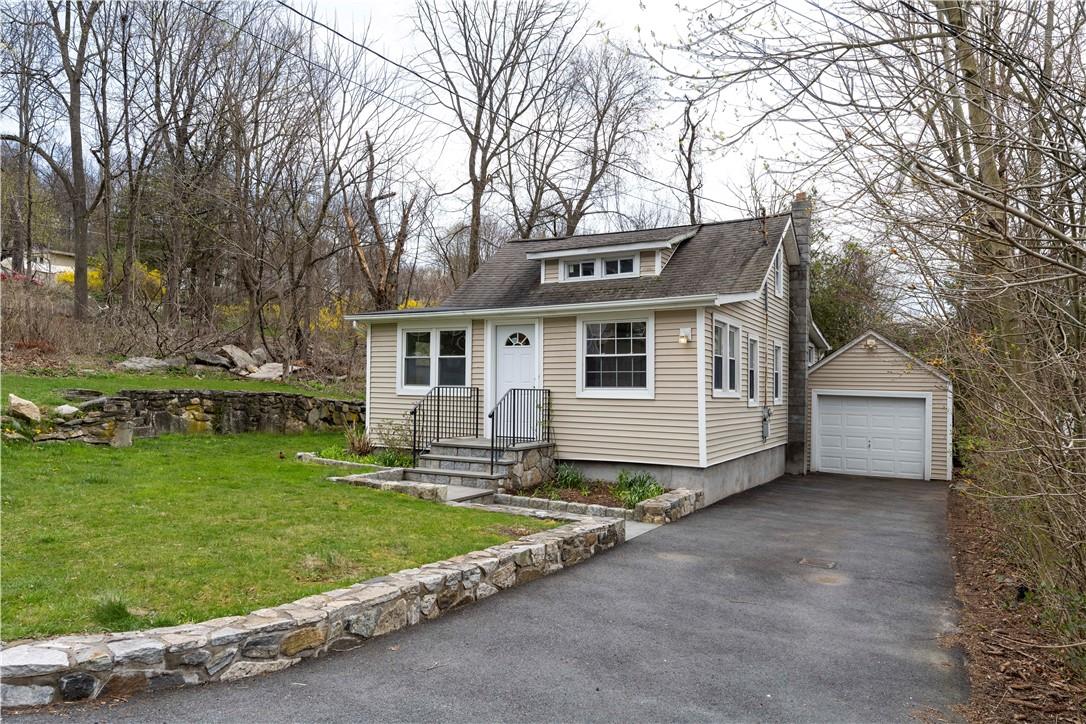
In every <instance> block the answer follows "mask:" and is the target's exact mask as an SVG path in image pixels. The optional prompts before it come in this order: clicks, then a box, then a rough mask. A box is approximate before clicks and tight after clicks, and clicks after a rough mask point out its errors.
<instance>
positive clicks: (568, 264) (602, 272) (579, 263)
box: [560, 254, 641, 282]
mask: <svg viewBox="0 0 1086 724" xmlns="http://www.w3.org/2000/svg"><path fill="white" fill-rule="evenodd" d="M640 267H641V265H640V263H639V257H638V255H637V254H626V255H623V256H597V257H593V258H591V259H573V260H570V261H565V262H563V263H562V274H561V276H560V279H561V280H562V281H564V282H573V281H580V282H583V281H587V280H589V279H612V278H622V277H636V276H639V275H640V272H641V269H640Z"/></svg>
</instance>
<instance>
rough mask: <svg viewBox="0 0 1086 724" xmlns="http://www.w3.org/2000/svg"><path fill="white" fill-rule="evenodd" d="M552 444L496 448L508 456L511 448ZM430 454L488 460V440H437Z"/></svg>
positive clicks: (542, 445)
mask: <svg viewBox="0 0 1086 724" xmlns="http://www.w3.org/2000/svg"><path fill="white" fill-rule="evenodd" d="M553 446H554V443H553V442H530V443H519V444H517V445H514V446H512V447H508V448H505V447H500V448H498V450H500V451H502V453H506V457H508V454H507V453H508V452H510V451H512V450H531V449H532V448H547V447H553ZM430 454H431V455H445V456H449V457H459V458H475V459H484V460H490V440H487V439H485V438H474V437H465V438H451V439H446V440H437V441H435V442H433V443H432V444H431V445H430Z"/></svg>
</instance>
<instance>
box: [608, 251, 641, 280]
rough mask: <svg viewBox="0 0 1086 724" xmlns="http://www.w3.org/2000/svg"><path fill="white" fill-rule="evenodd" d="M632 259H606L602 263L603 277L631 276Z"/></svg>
mask: <svg viewBox="0 0 1086 724" xmlns="http://www.w3.org/2000/svg"><path fill="white" fill-rule="evenodd" d="M633 270H634V258H633V257H632V256H624V257H622V258H621V259H607V260H606V261H604V262H603V275H604V276H606V277H613V276H619V275H623V274H633Z"/></svg>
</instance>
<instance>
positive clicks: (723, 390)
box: [713, 318, 740, 397]
mask: <svg viewBox="0 0 1086 724" xmlns="http://www.w3.org/2000/svg"><path fill="white" fill-rule="evenodd" d="M739 339H740V332H739V327H738V325H735V324H732V323H730V322H727V321H725V320H723V319H719V318H717V319H715V320H714V321H713V395H714V396H716V397H729V396H738V395H739Z"/></svg>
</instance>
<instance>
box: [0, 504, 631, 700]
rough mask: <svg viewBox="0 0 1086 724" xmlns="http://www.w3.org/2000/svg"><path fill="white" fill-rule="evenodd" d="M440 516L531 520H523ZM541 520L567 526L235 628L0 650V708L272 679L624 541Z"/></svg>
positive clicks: (619, 532) (610, 526) (218, 624)
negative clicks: (274, 673) (263, 676)
mask: <svg viewBox="0 0 1086 724" xmlns="http://www.w3.org/2000/svg"><path fill="white" fill-rule="evenodd" d="M451 505H458V506H461V507H470V508H480V509H485V510H500V511H501V512H506V513H508V512H519V513H521V514H524V515H536V516H537V517H541V516H540V514H539V513H538V511H532V510H524V509H520V510H517V509H510V508H506V507H501V508H498V507H494V506H486V505H474V504H468V503H452V504H451ZM546 517H549V518H557V519H560V520H570V521H571V522H569V523H568V524H566V525H563V526H561V527H559V528H555V529H553V530H549V531H544V532H542V533H535V534H532V535H529V536H525V537H523V538H520V539H518V540H515V541H510V542H508V543H503V544H501V545H497V546H493V547H491V548H486V549H484V550H481V551H475V552H473V553H468V554H466V555H462V556H458V557H456V558H451V559H449V560H445V561H440V562H438V563H430V564H427V565H424V566H422V567H420V568H412V569H408V570H404V571H400V572H398V573H394V574H392V575H389V576H383V577H381V578H374V579H371V580H368V581H365V582H363V583H358V584H356V585H353V586H350V587H349V588H342V589H338V590H335V591H328V592H327V593H323V594H319V595H315V596H308V597H306V598H302V599H299V600H297V601H294V602H293V603H287V604H284V605H282V606H276V607H274V608H265V609H261V610H258V611H254V612H252V613H251V614H249V615H247V616H229V617H226V618H219V619H214V620H212V621H205V622H203V623H200V624H195V625H187V626H172V627H169V628H158V629H150V630H147V631H130V632H127V633H116V634H91V635H75V636H61V637H58V638H53V639H48V640H44V641H35V642H32V643H26V644H21V645H9V646H7V647H5V648H4V649H3V650H0V704H2V706H3V707H5V708H7V707H17V706H40V705H44V704H50V703H54V702H60V701H77V700H84V699H95V698H98V697H101V696H115V695H129V694H132V693H134V692H136V691H140V690H143V689H159V688H166V687H178V686H189V685H193V684H200V683H204V682H208V681H233V680H236V679H242V678H245V677H249V676H255V675H257V674H264V673H268V672H271V671H279V670H280V669H285V668H287V667H289V666H293V665H294V664H297V663H298V662H300V661H302V660H303V659H306V658H310V657H316V656H321V655H324V654H326V653H328V652H331V651H340V650H345V649H350V648H353V647H355V646H358V645H359V644H361V643H362V642H364V641H365V640H367V639H370V638H374V637H377V636H382V635H384V634H387V633H391V632H393V631H397V630H399V629H402V628H405V627H407V626H413V625H415V624H417V623H420V622H423V621H427V620H430V619H434V618H437V617H439V616H441V615H443V614H444V613H446V612H448V611H451V610H453V609H455V608H458V607H460V606H463V605H465V604H468V603H470V602H472V601H476V600H481V599H484V598H487V597H489V596H492V595H494V594H496V593H498V592H500V591H502V590H504V589H507V588H512V587H513V586H517V585H520V584H521V583H525V582H527V581H532V580H534V579H536V578H540V577H542V576H546V575H548V574H550V573H554V572H556V571H560V570H562V569H563V568H565V567H568V566H571V565H574V564H577V563H580V562H581V561H583V560H586V559H588V558H590V557H592V556H594V555H596V554H597V553H600V552H602V551H605V550H608V549H609V548H612V547H614V546H615V545H617V544H619V543H622V542H623V540H624V539H625V522H624V521H623V520H621V519H615V518H588V517H581V516H569V515H562V514H551V515H547V516H546Z"/></svg>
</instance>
